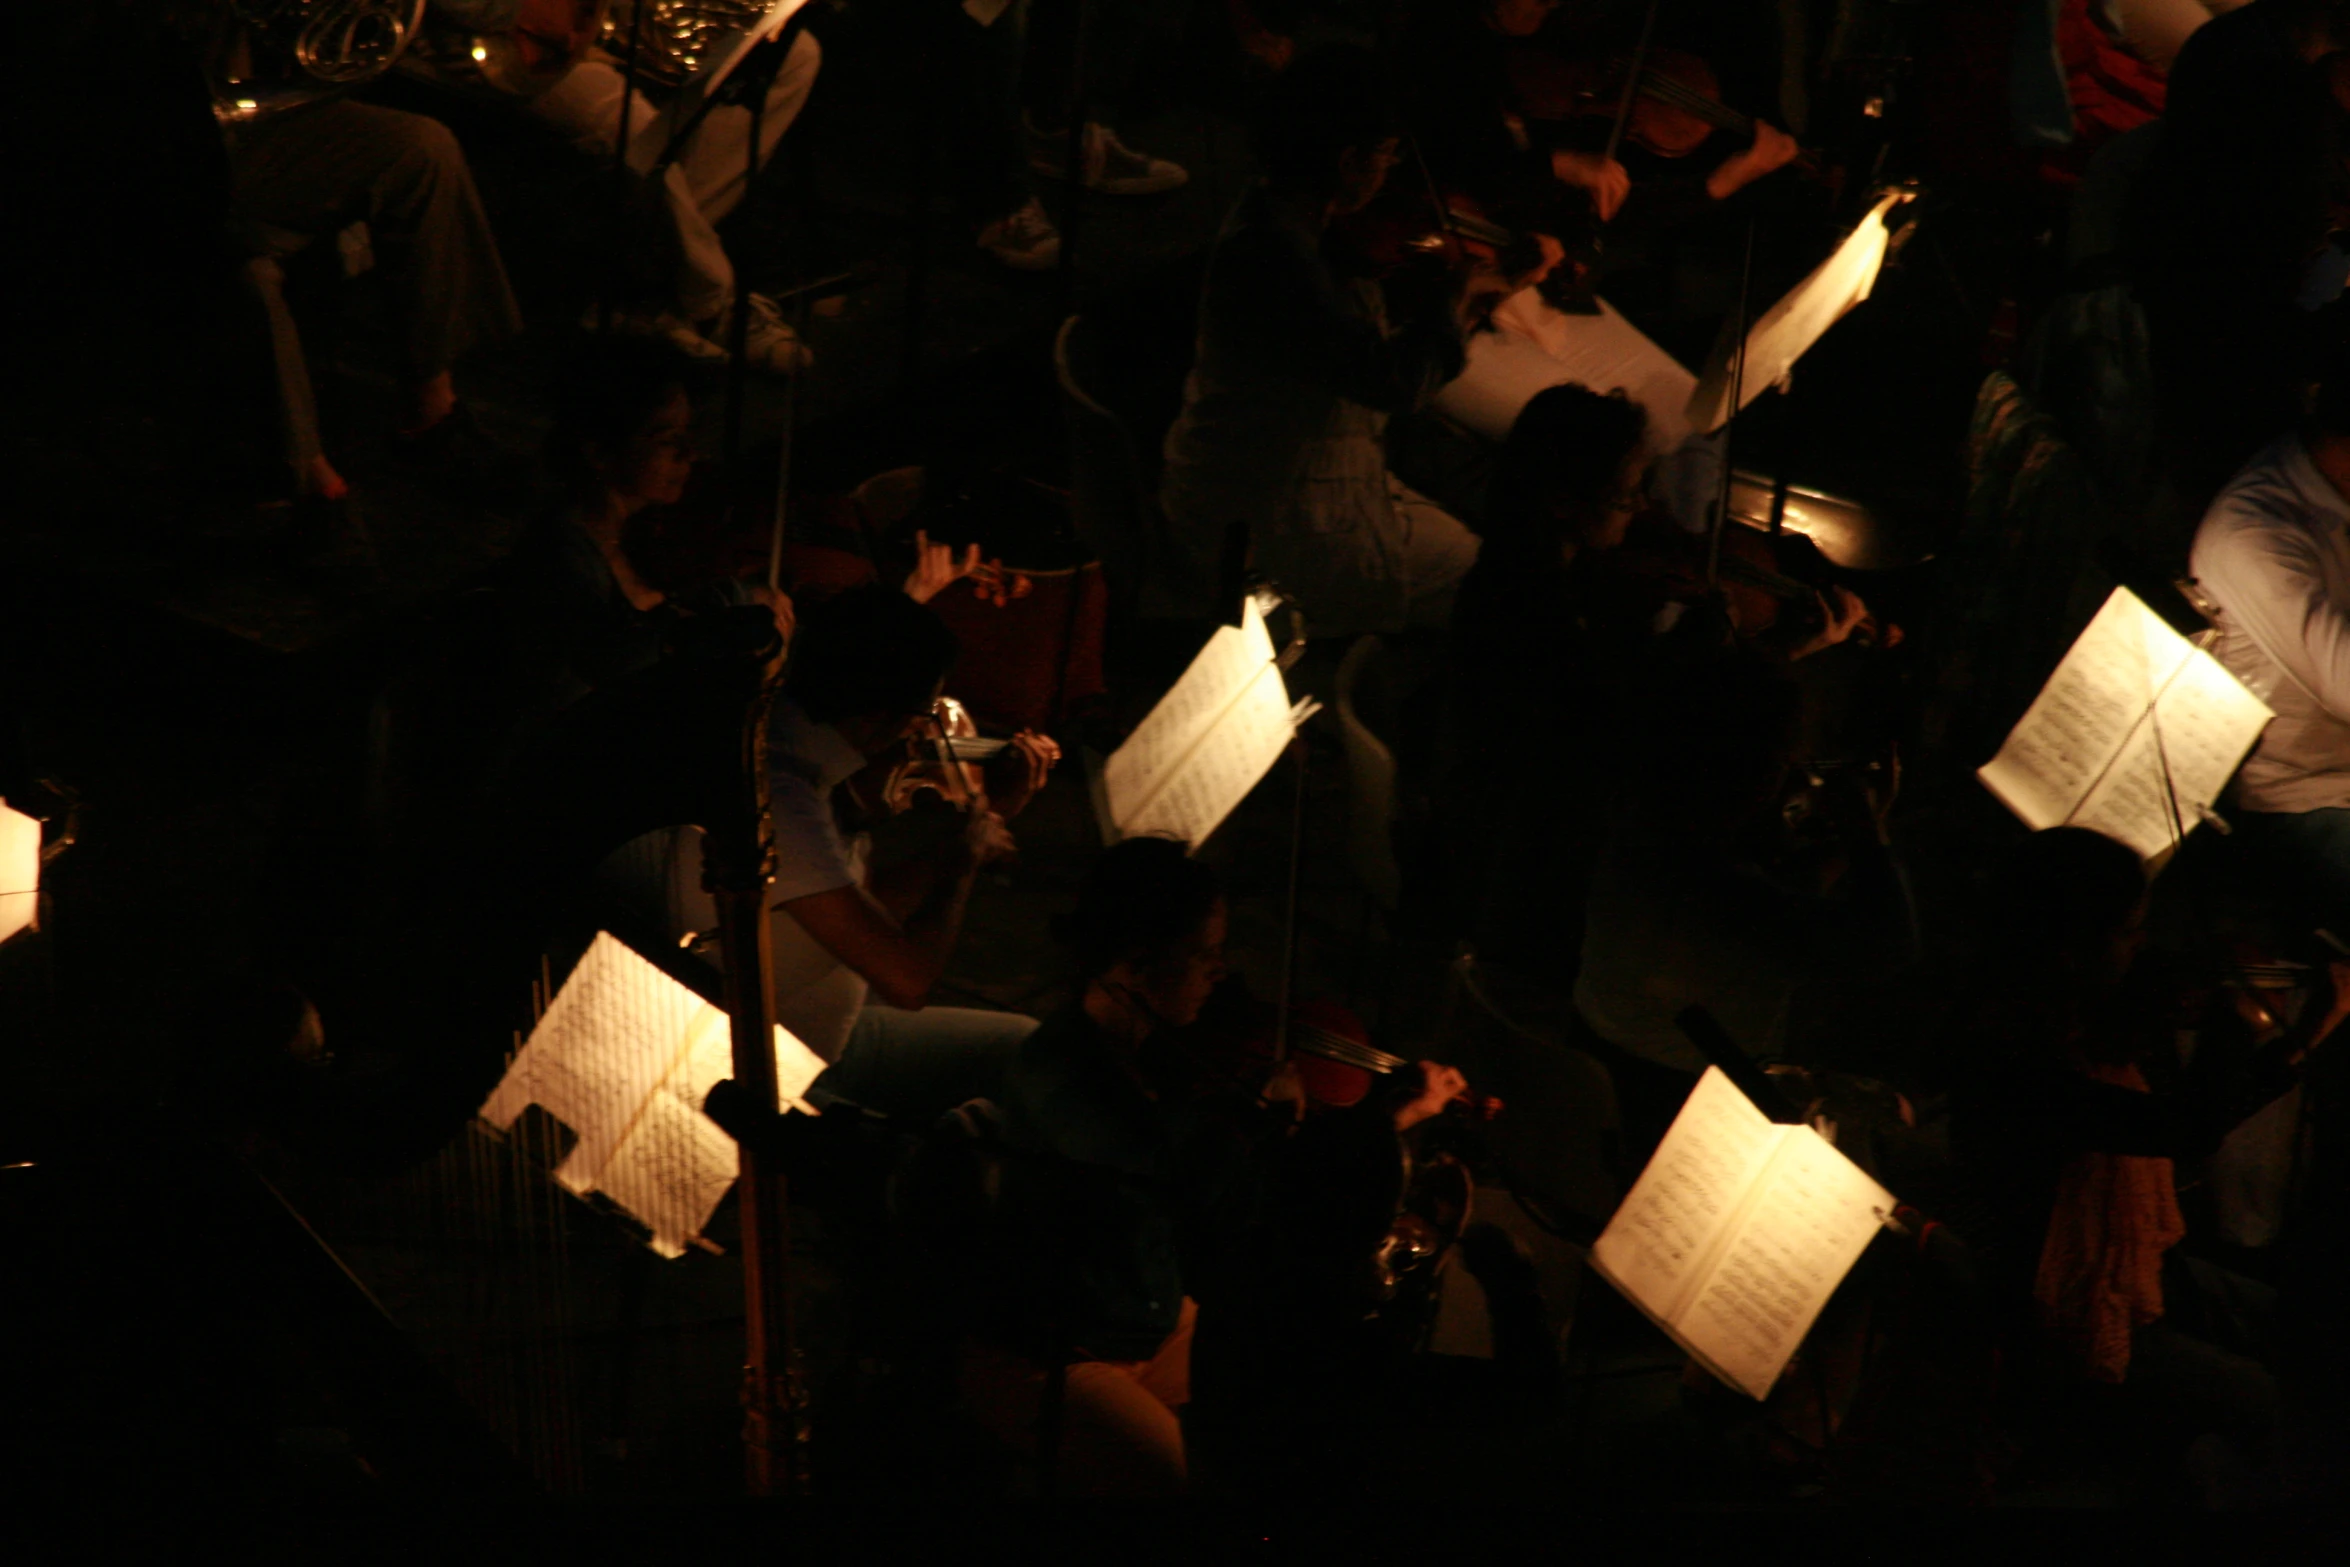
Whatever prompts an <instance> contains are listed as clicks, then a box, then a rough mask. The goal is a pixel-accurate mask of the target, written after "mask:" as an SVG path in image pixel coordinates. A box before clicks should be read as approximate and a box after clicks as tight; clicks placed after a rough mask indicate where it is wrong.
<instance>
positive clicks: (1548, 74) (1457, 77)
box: [1404, 0, 1802, 248]
mask: <svg viewBox="0 0 2350 1567" xmlns="http://www.w3.org/2000/svg"><path fill="white" fill-rule="evenodd" d="M1560 4H1561V0H1418V3H1417V4H1415V5H1414V7H1413V9H1412V12H1411V15H1410V17H1409V18H1408V20H1407V23H1406V29H1405V33H1404V38H1405V40H1406V42H1405V47H1404V58H1405V60H1406V62H1407V64H1408V69H1409V71H1410V79H1411V81H1412V84H1413V87H1414V93H1413V100H1412V102H1413V113H1412V124H1413V129H1414V132H1415V134H1416V135H1417V136H1418V137H1419V139H1420V144H1421V146H1422V148H1423V149H1424V150H1425V152H1426V154H1427V157H1428V161H1429V164H1430V166H1431V169H1432V171H1433V173H1434V175H1435V177H1436V179H1437V182H1438V183H1439V184H1440V185H1442V186H1444V187H1445V188H1447V189H1453V190H1459V191H1462V192H1464V193H1465V194H1467V195H1469V196H1470V197H1472V198H1474V199H1475V200H1476V201H1477V202H1479V203H1480V204H1481V205H1482V206H1484V207H1485V209H1486V210H1487V212H1488V213H1489V214H1490V215H1491V216H1492V217H1494V218H1495V220H1496V221H1498V222H1501V223H1504V224H1507V225H1510V226H1513V227H1518V228H1522V229H1529V230H1532V231H1535V232H1541V233H1547V234H1552V235H1557V236H1561V237H1563V238H1567V239H1570V240H1577V241H1579V240H1581V239H1582V238H1584V237H1585V236H1587V235H1588V234H1589V233H1591V232H1592V231H1593V230H1594V228H1595V227H1596V225H1600V224H1607V223H1610V222H1611V221H1612V220H1613V219H1614V218H1615V217H1616V215H1617V214H1618V212H1619V211H1623V210H1624V209H1625V208H1626V206H1627V203H1628V202H1631V201H1632V200H1633V197H1634V176H1633V172H1632V170H1633V167H1634V166H1635V165H1637V166H1638V167H1640V169H1641V171H1642V179H1641V182H1640V187H1641V194H1640V197H1639V199H1638V201H1637V202H1636V203H1635V204H1634V205H1633V208H1632V212H1631V214H1630V217H1631V219H1632V220H1634V221H1637V222H1638V223H1639V224H1641V225H1642V226H1643V227H1646V228H1650V229H1660V228H1669V227H1673V226H1676V225H1678V224H1679V223H1681V222H1682V221H1684V220H1686V219H1687V218H1689V217H1691V216H1694V215H1697V214H1699V213H1701V212H1703V211H1704V210H1706V209H1707V208H1710V207H1712V206H1714V205H1716V204H1718V203H1721V202H1724V201H1727V200H1729V199H1730V198H1731V197H1733V196H1735V195H1736V194H1738V192H1740V191H1742V190H1744V189H1745V188H1746V187H1748V186H1749V185H1752V184H1753V183H1754V182H1755V181H1757V180H1759V179H1762V178H1763V177H1764V176H1766V175H1768V174H1771V173H1773V172H1774V171H1776V170H1778V169H1780V168H1782V167H1784V166H1785V165H1786V164H1788V163H1790V162H1793V161H1794V160H1795V159H1796V158H1797V157H1798V156H1799V155H1800V154H1801V151H1802V149H1801V148H1800V147H1799V146H1798V145H1797V144H1796V142H1795V139H1794V138H1793V137H1791V136H1789V135H1788V134H1787V133H1786V132H1784V131H1782V130H1780V129H1779V128H1778V127H1777V126H1774V125H1771V124H1769V123H1768V122H1766V121H1762V120H1756V121H1755V122H1754V126H1753V132H1752V135H1751V137H1750V139H1749V142H1748V145H1746V146H1744V147H1742V148H1735V149H1730V150H1724V149H1723V148H1722V147H1721V146H1720V145H1719V144H1720V143H1722V142H1723V141H1725V140H1726V139H1727V138H1726V137H1725V136H1722V135H1717V134H1716V133H1715V132H1714V131H1713V129H1712V127H1711V126H1709V125H1706V124H1704V123H1702V122H1699V123H1692V124H1689V125H1681V124H1678V123H1677V124H1676V125H1675V126H1674V128H1673V132H1674V134H1673V139H1672V140H1671V141H1670V142H1669V143H1667V142H1665V141H1663V140H1661V139H1657V138H1651V140H1653V141H1655V142H1656V145H1657V146H1659V147H1669V148H1670V149H1671V151H1670V154H1669V155H1665V154H1659V153H1656V152H1651V151H1647V150H1641V149H1640V141H1641V139H1640V138H1639V137H1638V136H1637V135H1635V136H1634V137H1633V138H1632V140H1631V141H1629V142H1628V143H1627V144H1626V146H1627V147H1629V148H1630V149H1633V150H1621V149H1619V151H1617V152H1615V153H1612V154H1611V153H1610V151H1609V150H1608V148H1607V142H1608V140H1609V138H1608V135H1607V132H1608V131H1609V130H1610V129H1611V128H1612V116H1613V113H1614V111H1615V110H1616V109H1617V108H1618V107H1619V105H1620V104H1621V103H1622V101H1623V95H1622V86H1623V83H1622V81H1621V80H1620V77H1621V75H1622V74H1623V73H1624V72H1625V71H1628V69H1629V57H1628V56H1627V57H1626V58H1624V59H1621V60H1615V61H1607V60H1603V59H1601V58H1600V57H1598V56H1591V57H1589V58H1581V57H1569V56H1568V55H1566V54H1565V53H1563V52H1562V51H1561V50H1560V48H1559V47H1558V46H1557V45H1555V44H1554V43H1553V41H1552V40H1550V39H1548V38H1547V37H1545V36H1543V35H1544V34H1545V32H1546V26H1545V24H1547V23H1548V22H1549V21H1550V20H1551V17H1552V14H1553V13H1554V12H1556V11H1558V10H1559V9H1560ZM1634 102H1635V107H1636V108H1637V109H1638V110H1639V112H1640V113H1641V114H1643V115H1649V114H1661V113H1662V112H1664V111H1662V110H1660V109H1658V108H1657V106H1656V105H1654V104H1651V103H1647V102H1645V101H1642V100H1639V99H1635V100H1634ZM1684 168H1686V169H1688V170H1689V171H1690V173H1689V174H1688V175H1683V174H1682V173H1681V172H1680V171H1681V170H1682V169H1684ZM1698 170H1702V171H1703V177H1702V178H1697V177H1695V176H1696V171H1698ZM1578 248H1579V247H1578Z"/></svg>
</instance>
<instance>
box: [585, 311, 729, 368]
mask: <svg viewBox="0 0 2350 1567" xmlns="http://www.w3.org/2000/svg"><path fill="white" fill-rule="evenodd" d="M579 324H580V325H581V326H582V327H583V328H585V329H586V330H587V331H589V332H600V331H602V330H604V312H603V309H602V307H600V306H597V305H590V306H588V308H587V314H586V315H584V316H582V317H580V321H579ZM611 328H612V330H613V331H614V332H617V333H619V334H620V335H621V336H623V337H647V338H652V339H655V340H656V341H659V342H663V343H667V344H668V345H669V346H670V347H672V348H674V349H676V350H677V351H678V352H679V353H681V354H683V355H685V356H686V357H687V358H688V359H692V360H695V361H696V362H698V363H701V364H711V365H722V364H724V363H726V350H725V349H724V348H722V347H720V346H719V345H718V344H716V343H714V342H712V341H710V339H709V338H707V337H705V336H704V335H703V334H702V333H701V332H700V331H699V330H698V329H696V327H695V326H694V324H693V323H692V322H691V321H688V320H687V319H686V318H685V317H683V316H681V315H679V314H678V313H677V312H676V311H674V310H648V309H645V308H643V307H641V306H639V307H634V308H630V309H617V308H616V309H614V310H613V312H612V320H611Z"/></svg>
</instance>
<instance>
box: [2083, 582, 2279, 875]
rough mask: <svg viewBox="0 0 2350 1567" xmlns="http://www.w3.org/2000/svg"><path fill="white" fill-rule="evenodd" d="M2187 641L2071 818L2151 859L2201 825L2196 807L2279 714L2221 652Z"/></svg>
mask: <svg viewBox="0 0 2350 1567" xmlns="http://www.w3.org/2000/svg"><path fill="white" fill-rule="evenodd" d="M2165 629H2168V628H2165ZM2181 640H2182V642H2183V643H2184V639H2183V638H2182V639H2181ZM2184 645H2185V646H2186V647H2187V650H2188V655H2189V656H2188V657H2187V658H2186V659H2185V660H2184V661H2183V662H2182V663H2181V664H2180V666H2179V668H2178V670H2177V672H2176V673H2175V674H2173V675H2172V676H2171V678H2170V681H2169V683H2167V684H2166V685H2164V686H2163V688H2162V690H2161V691H2160V692H2159V693H2157V695H2156V696H2155V698H2154V701H2153V703H2152V707H2153V719H2152V721H2151V722H2147V723H2141V724H2139V725H2138V727H2137V728H2135V729H2133V730H2131V731H2130V736H2129V738H2128V739H2127V740H2126V741H2124V742H2123V744H2122V748H2121V751H2120V753H2119V754H2118V755H2116V756H2115V757H2114V760H2113V763H2112V765H2111V766H2109V767H2108V768H2106V770H2105V776H2104V777H2102V778H2100V779H2098V780H2097V785H2096V787H2095V788H2094V789H2092V790H2090V791H2089V797H2088V798H2087V799H2085V800H2083V801H2082V802H2081V806H2080V809H2079V810H2077V811H2075V812H2074V813H2073V815H2072V818H2071V820H2072V822H2073V823H2074V824H2075V825H2077V826H2081V827H2094V828H2095V829H2097V830H2098V831H2099V832H2101V833H2104V834H2105V835H2106V836H2107V837H2109V838H2118V839H2120V840H2121V841H2122V842H2123V843H2126V844H2128V845H2129V846H2130V847H2131V848H2133V849H2136V850H2137V851H2138V856H2139V858H2141V859H2146V860H2153V859H2159V858H2161V857H2162V856H2163V855H2164V854H2167V853H2168V852H2170V851H2171V850H2172V849H2174V848H2176V847H2177V846H2178V842H2179V840H2182V839H2184V838H2185V837H2186V835H2187V834H2188V833H2191V832H2193V831H2194V830H2195V827H2196V824H2197V823H2198V822H2199V821H2201V819H2202V818H2201V815H2200V813H2199V812H2198V811H2197V810H2196V807H2197V806H2199V805H2200V806H2208V805H2210V804H2211V803H2212V802H2213V801H2215V800H2217V799H2218V798H2219V792H2220V790H2221V789H2223V788H2225V787H2226V786H2227V781H2228V779H2229V778H2230V777H2231V776H2233V775H2234V773H2235V771H2236V766H2237V764H2238V763H2240V762H2242V761H2243V760H2244V753H2245V752H2246V751H2249V750H2250V749H2252V743H2253V741H2255V740H2257V739H2259V738H2260V731H2261V728H2262V726H2264V725H2265V724H2266V723H2267V722H2268V720H2269V718H2270V717H2271V716H2272V715H2271V714H2270V712H2269V709H2268V705H2267V704H2266V703H2265V702H2262V701H2261V700H2260V699H2259V698H2258V697H2256V696H2254V695H2253V694H2252V693H2251V692H2249V691H2247V690H2245V689H2244V687H2243V686H2242V685H2241V684H2240V683H2238V681H2237V680H2236V678H2235V677H2234V676H2233V675H2231V674H2229V673H2228V672H2227V670H2226V669H2225V668H2224V667H2223V666H2222V665H2221V664H2220V662H2219V661H2218V660H2217V659H2215V658H2213V657H2212V656H2211V655H2210V654H2208V653H2206V652H2204V651H2203V650H2202V649H2200V648H2197V647H2195V646H2194V645H2193V644H2192V643H2185V644H2184ZM2166 768H2167V780H2168V787H2167V789H2166V787H2165V776H2166V774H2165V770H2166ZM2174 812H2175V813H2176V814H2175V815H2174V814H2173V813H2174Z"/></svg>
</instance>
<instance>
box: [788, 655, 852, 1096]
mask: <svg viewBox="0 0 2350 1567" xmlns="http://www.w3.org/2000/svg"><path fill="white" fill-rule="evenodd" d="M767 744H768V749H767V768H768V781H767V791H768V793H767V802H768V810H769V812H770V814H771V816H772V817H773V819H774V827H775V882H774V885H773V887H772V888H771V889H770V891H769V894H768V907H769V908H770V909H771V910H773V911H774V918H773V919H772V920H771V921H769V929H768V936H767V943H768V950H769V952H770V953H771V954H772V955H773V958H774V963H775V1020H776V1021H777V1022H778V1023H781V1024H782V1025H783V1026H784V1027H785V1028H787V1029H789V1030H791V1032H792V1033H793V1034H794V1035H796V1036H797V1037H798V1038H799V1040H800V1042H801V1043H802V1044H805V1045H806V1046H807V1047H808V1048H809V1049H811V1050H813V1051H815V1052H816V1054H818V1055H820V1056H822V1057H823V1058H824V1059H825V1060H827V1061H837V1060H839V1059H840V1053H841V1050H842V1049H843V1047H845V1046H846V1045H847V1043H848V1038H849V1031H850V1030H851V1029H852V1028H854V1027H855V1026H856V1022H857V1014H858V1013H859V1012H860V1011H862V1010H863V1009H864V1006H865V995H866V991H867V989H868V986H867V985H866V982H865V977H864V976H863V975H862V974H859V973H858V972H857V971H856V970H855V969H853V968H850V967H849V966H848V965H847V964H845V963H843V962H841V961H840V960H839V959H838V958H836V957H834V956H833V955H832V954H831V952H829V951H828V950H826V949H825V948H824V947H823V946H822V945H821V944H819V943H818V942H817V940H816V938H815V937H813V936H811V935H809V934H808V932H807V929H806V928H805V927H804V926H802V925H801V924H800V922H799V921H798V920H796V919H794V918H792V916H791V913H790V911H789V910H788V909H787V908H786V907H785V905H787V904H789V903H791V902H792V901H794V900H795V899H799V898H807V897H813V896H815V895H816V894H817V893H820V892H835V891H838V890H839V889H840V888H843V887H860V888H861V887H863V886H864V885H865V859H866V853H867V850H868V848H869V846H870V840H869V839H868V838H867V837H866V836H865V835H864V834H863V833H854V834H844V833H843V832H842V831H841V830H840V822H839V818H838V816H837V815H836V814H835V813H834V810H833V803H832V801H833V792H834V791H835V790H837V789H838V788H839V787H840V786H841V785H842V784H843V783H845V782H846V781H847V780H848V779H849V778H850V776H851V775H853V774H855V773H857V772H858V771H860V770H862V769H863V767H864V766H865V755H864V753H863V752H861V751H859V750H858V749H857V748H856V747H855V746H853V745H851V744H849V742H848V741H847V740H845V739H843V738H842V737H841V733H840V731H839V730H837V729H835V728H833V727H832V726H831V725H830V724H819V723H816V722H815V721H814V720H812V719H810V718H809V717H808V715H807V714H806V713H804V712H802V711H801V710H800V708H799V705H798V704H797V703H795V702H793V701H792V699H791V698H790V697H778V698H777V699H776V702H775V707H774V710H773V712H772V713H771V715H770V716H769V719H768V728H767Z"/></svg>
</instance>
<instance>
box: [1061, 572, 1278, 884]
mask: <svg viewBox="0 0 2350 1567" xmlns="http://www.w3.org/2000/svg"><path fill="white" fill-rule="evenodd" d="M1311 711H1312V707H1311V704H1306V703H1300V704H1297V705H1296V706H1294V707H1293V706H1292V705H1291V703H1290V700H1289V688H1288V686H1287V684H1286V683H1285V682H1284V681H1283V679H1282V677H1281V670H1280V667H1279V666H1278V665H1277V664H1275V663H1274V662H1273V639H1272V637H1271V635H1270V634H1268V633H1267V631H1266V630H1265V621H1264V617H1263V615H1262V614H1260V613H1259V611H1258V609H1257V606H1256V602H1255V601H1254V600H1253V599H1252V600H1250V601H1249V603H1248V604H1247V606H1246V607H1245V608H1244V609H1243V610H1242V612H1241V623H1240V624H1239V625H1237V626H1219V627H1217V628H1216V632H1215V635H1213V636H1211V637H1210V638H1208V643H1207V646H1205V647H1203V648H1201V649H1200V651H1199V654H1198V656H1197V657H1195V658H1194V659H1192V661H1191V667H1190V668H1188V669H1186V670H1185V671H1184V672H1183V678H1182V679H1180V680H1178V681H1176V682H1175V685H1174V687H1173V688H1172V689H1171V690H1169V691H1168V693H1167V694H1166V695H1165V696H1164V697H1161V698H1160V699H1159V704H1158V705H1157V706H1156V707H1154V708H1152V709H1151V711H1150V715H1149V716H1148V717H1147V718H1145V719H1144V720H1143V721H1142V722H1141V724H1139V725H1137V726H1136V728H1135V731H1134V733H1133V734H1131V735H1129V736H1128V737H1127V740H1126V743H1125V744H1124V745H1122V746H1120V747H1118V749H1117V750H1116V751H1115V752H1114V753H1112V754H1111V756H1110V759H1109V761H1108V762H1107V763H1106V764H1105V765H1104V767H1103V797H1104V799H1105V801H1106V803H1107V811H1108V817H1109V819H1108V822H1107V823H1106V824H1105V828H1104V835H1105V836H1106V837H1108V838H1109V839H1111V840H1112V841H1113V842H1114V841H1116V840H1117V839H1120V838H1132V837H1138V836H1143V835H1158V836H1163V837H1171V838H1179V839H1181V840H1182V841H1183V842H1185V843H1188V844H1191V845H1192V846H1194V847H1197V846H1198V845H1199V844H1201V843H1203V842H1205V841H1206V840H1207V838H1208V835H1209V834H1211V833H1213V832H1214V831H1215V830H1216V829H1217V827H1219V826H1220V825H1222V823H1223V821H1224V818H1225V817H1227V816H1229V815H1231V814H1232V810H1233V808H1234V807H1235V806H1237V805H1239V804H1240V802H1241V801H1242V800H1243V799H1245V798H1247V796H1248V792H1249V791H1250V790H1251V789H1254V788H1255V787H1256V786H1257V784H1258V782H1259V781H1260V780H1261V779H1262V778H1263V777H1264V776H1265V774H1266V773H1267V772H1268V771H1270V770H1271V768H1272V766H1273V764H1274V762H1276V761H1278V760H1279V759H1280V756H1281V752H1282V749H1283V747H1285V746H1287V745H1288V744H1289V740H1290V736H1291V735H1292V734H1293V733H1295V731H1296V726H1297V725H1298V724H1299V723H1302V722H1303V721H1304V720H1305V718H1306V717H1307V716H1308V714H1309V713H1310V712H1311Z"/></svg>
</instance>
